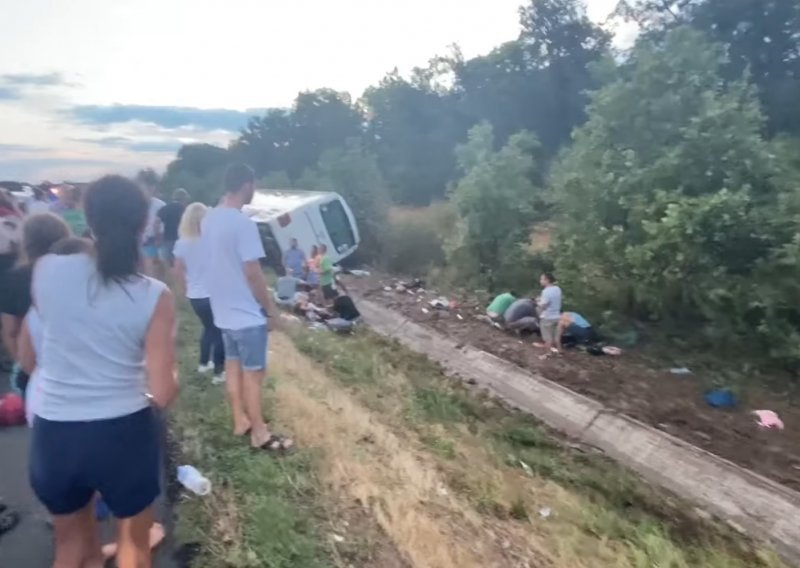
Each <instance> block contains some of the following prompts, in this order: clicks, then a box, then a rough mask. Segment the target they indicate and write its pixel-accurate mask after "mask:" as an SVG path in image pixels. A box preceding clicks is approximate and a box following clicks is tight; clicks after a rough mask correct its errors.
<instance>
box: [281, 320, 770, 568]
mask: <svg viewBox="0 0 800 568" xmlns="http://www.w3.org/2000/svg"><path fill="white" fill-rule="evenodd" d="M293 340H294V342H295V344H296V345H297V346H298V348H299V349H300V350H301V352H303V353H305V354H306V355H308V356H310V357H311V358H312V359H314V360H316V361H317V362H318V363H320V364H322V365H323V366H324V368H325V369H326V370H327V372H328V374H329V375H331V376H332V377H334V378H335V379H336V380H337V381H338V382H339V383H340V384H342V385H343V386H345V387H346V388H348V389H350V392H351V393H352V394H353V396H355V397H356V398H357V399H358V400H359V401H360V402H361V403H362V404H364V405H365V406H367V407H368V408H370V409H371V410H373V411H374V412H375V414H376V416H381V417H382V418H383V419H385V420H387V421H390V422H392V421H393V422H394V424H395V425H396V426H397V427H398V428H400V429H402V430H405V431H406V432H408V433H410V434H411V435H414V436H416V437H417V438H418V440H419V441H420V443H421V444H423V445H425V446H426V447H427V449H428V450H429V452H430V453H431V454H432V455H434V456H436V457H437V458H438V460H439V465H440V468H441V469H442V470H443V471H444V472H445V473H446V474H447V476H448V482H449V486H450V489H451V490H453V491H456V492H457V493H459V494H461V495H463V496H465V497H466V498H467V499H468V500H469V501H470V502H471V503H472V504H473V506H474V508H475V510H476V511H478V512H480V513H481V514H483V515H484V516H486V517H494V518H498V519H502V520H512V521H516V522H518V523H519V524H520V525H522V526H523V528H524V529H525V530H526V531H533V532H541V531H543V532H545V533H546V535H547V538H546V539H545V541H546V542H547V544H546V546H547V547H548V548H550V550H551V551H556V549H558V550H557V551H556V552H553V554H552V558H554V559H555V560H553V559H551V562H552V563H553V565H558V566H576V565H578V562H580V565H584V563H586V565H593V566H631V567H635V568H640V567H641V568H645V567H651V566H659V567H663V568H688V567H694V566H703V567H718V568H723V567H724V568H736V567H740V568H745V567H748V568H750V567H758V566H762V567H767V566H781V563H780V562H779V561H778V560H777V558H776V557H775V556H774V555H773V554H772V553H768V552H764V551H761V550H756V549H755V548H753V547H752V546H751V545H750V543H748V542H747V541H745V540H744V539H743V538H742V537H740V536H739V535H737V534H735V533H734V532H733V531H731V530H729V529H727V528H726V527H723V526H721V525H719V524H711V523H709V522H707V521H704V520H702V519H701V518H700V517H699V516H698V515H697V514H696V513H694V512H693V511H692V508H691V507H690V506H688V505H687V504H685V503H683V502H681V501H679V500H678V499H675V498H673V497H670V496H666V495H664V494H663V493H660V492H656V491H655V490H653V489H652V488H650V487H649V486H647V485H646V484H644V483H643V482H641V481H640V480H639V479H638V478H637V477H635V476H634V475H632V474H630V473H629V472H627V471H626V470H624V469H622V468H620V467H618V466H616V465H615V464H613V463H611V462H610V461H609V460H607V459H605V458H604V457H602V456H600V455H597V454H594V453H587V452H586V451H585V450H581V449H576V448H570V447H569V446H567V445H565V444H564V443H563V441H562V440H559V439H557V438H556V437H555V436H553V435H552V434H551V433H549V432H547V431H546V430H545V429H543V428H542V427H541V426H540V425H539V424H538V423H537V422H536V421H535V420H533V419H532V418H530V417H528V416H526V415H523V414H520V413H514V412H510V411H508V410H506V409H504V408H501V407H500V406H498V405H497V404H494V403H493V402H492V401H490V400H486V399H482V398H481V397H479V396H477V395H475V394H473V393H469V392H467V391H466V390H464V389H463V388H461V387H460V386H458V385H456V384H454V383H453V381H451V380H449V379H447V378H446V377H444V376H443V375H442V373H441V371H440V369H438V368H437V367H436V366H434V365H433V364H431V363H430V362H429V361H428V360H427V359H425V358H423V357H420V356H417V355H415V354H413V353H410V352H409V351H408V350H406V349H404V348H403V347H401V346H400V345H398V344H396V343H394V342H391V341H388V340H385V339H383V338H379V337H378V336H376V335H374V334H371V333H369V332H366V333H362V334H360V335H358V336H356V337H350V338H341V337H337V336H334V335H331V334H327V333H319V332H309V331H306V330H299V329H298V330H295V331H294V333H293ZM398 377H403V382H404V383H405V384H401V381H399V380H398ZM487 463H488V465H486V464H487ZM487 469H490V470H491V471H490V472H487V473H486V474H483V475H482V474H481V471H482V470H487ZM509 471H512V472H513V473H515V474H516V475H509ZM521 472H525V473H526V474H527V475H526V474H522V475H520V473H521ZM526 477H527V478H530V479H528V480H527V481H526ZM520 479H521V481H520ZM543 483H544V485H543ZM548 483H549V485H548ZM533 487H538V488H539V489H538V490H537V489H533ZM553 495H558V496H559V498H558V499H556V502H557V505H558V507H560V508H561V509H562V510H561V511H559V516H560V518H559V519H558V520H557V521H555V520H554V521H552V522H551V523H547V524H545V525H544V526H542V524H541V523H539V522H538V521H539V519H538V518H537V517H538V515H539V513H538V509H537V508H538V507H539V504H540V503H541V502H542V501H543V500H547V499H548V498H551V499H552V497H553ZM506 526H508V525H506ZM562 549H563V550H562ZM567 549H569V550H567ZM590 555H591V556H592V558H591V559H589V560H587V558H588V557H589V556H590Z"/></svg>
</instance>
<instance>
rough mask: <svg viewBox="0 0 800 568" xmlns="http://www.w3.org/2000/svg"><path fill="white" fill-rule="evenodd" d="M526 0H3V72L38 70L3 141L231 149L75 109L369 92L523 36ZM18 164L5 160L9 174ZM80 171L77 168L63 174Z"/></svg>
mask: <svg viewBox="0 0 800 568" xmlns="http://www.w3.org/2000/svg"><path fill="white" fill-rule="evenodd" d="M521 3H522V0H405V1H403V2H399V1H397V0H338V1H337V2H331V1H329V0H227V1H226V2H219V1H218V0H136V1H133V0H117V1H113V2H111V1H109V0H71V1H70V2H54V1H52V0H27V1H26V2H18V1H17V0H0V13H3V14H13V18H6V19H5V20H4V22H3V24H5V25H0V75H7V74H19V75H25V77H28V78H30V77H31V76H36V77H34V78H33V80H32V81H31V80H29V82H28V83H26V84H24V85H23V86H22V87H20V88H23V89H25V92H26V93H27V96H26V97H25V98H24V99H20V100H16V101H15V100H8V99H6V97H7V96H9V95H13V92H6V93H0V95H2V94H5V95H6V97H2V96H0V144H28V145H31V146H38V147H49V148H53V156H60V155H61V154H63V153H68V154H71V155H75V156H82V155H93V156H95V157H96V158H102V159H108V160H109V161H110V162H113V163H123V162H124V163H126V164H127V163H133V162H135V161H136V160H138V161H139V163H140V164H141V165H153V166H157V165H160V164H163V163H166V161H167V160H168V158H169V156H170V154H169V153H164V152H160V153H147V154H137V153H135V152H132V151H130V149H129V150H127V151H125V150H124V149H122V148H114V147H101V146H98V145H97V144H92V143H89V142H86V140H88V139H100V138H104V137H131V138H136V139H137V140H141V141H142V142H149V143H158V142H164V141H168V140H169V138H170V137H173V138H178V139H180V140H181V141H207V142H213V143H218V144H225V143H226V142H227V140H228V139H229V138H230V137H231V134H230V133H226V132H223V131H214V132H204V131H201V130H199V129H197V128H194V129H193V128H191V127H182V128H180V129H177V130H175V129H165V128H160V127H157V126H154V125H152V124H145V123H135V122H134V123H126V124H121V125H119V124H117V125H109V126H106V127H101V126H97V125H89V124H78V123H76V122H75V121H74V120H70V119H69V118H68V117H66V116H65V115H64V114H63V112H62V111H63V109H65V108H67V107H70V106H73V105H112V104H124V105H151V106H174V107H198V108H216V109H234V110H245V109H248V108H265V107H272V106H286V105H289V104H290V103H291V101H292V100H293V99H294V97H295V96H296V94H297V93H298V92H299V91H301V90H306V89H314V88H319V87H323V86H324V87H332V88H335V89H337V90H344V91H348V92H350V93H352V94H353V95H354V96H359V95H360V94H361V93H362V92H363V90H364V89H365V88H366V87H367V86H369V85H371V84H374V83H376V82H377V81H378V80H379V79H380V78H381V77H382V76H383V75H384V74H385V73H386V72H388V71H390V70H391V69H392V68H394V67H398V68H399V69H400V70H401V71H403V72H406V71H409V70H410V69H411V68H412V67H414V66H417V65H424V64H425V63H426V61H427V60H428V59H429V58H430V57H432V56H434V55H436V54H442V53H444V52H446V50H447V49H448V46H449V45H451V44H454V43H456V44H458V45H459V46H460V47H461V49H462V51H463V53H464V54H465V56H467V57H470V56H474V55H476V54H480V53H485V52H488V51H489V50H491V49H492V48H493V47H495V46H496V45H499V44H500V43H502V42H503V41H506V40H508V39H511V38H513V37H515V36H516V35H517V33H518V30H519V27H518V7H519V5H520V4H521ZM615 4H616V0H589V10H590V15H591V16H592V18H594V19H595V20H597V21H602V20H604V19H605V18H606V16H607V15H608V13H609V12H611V10H613V8H614V5H615ZM25 77H22V79H23V80H24V79H25ZM59 80H61V81H62V83H61V84H59ZM0 86H2V85H0ZM15 88H16V87H15ZM4 99H5V100H4ZM123 153H124V155H123ZM54 167H57V165H56V166H54ZM65 168H66V166H65ZM90 170H91V171H92V172H94V170H93V169H91V168H90ZM86 171H89V170H82V173H85V172H86ZM7 172H9V168H8V166H5V169H4V165H3V162H0V178H2V177H4V176H6V175H9V174H8V173H7ZM46 173H47V174H48V176H49V177H59V176H54V175H52V174H54V173H56V172H51V171H50V170H48V171H47V172H46ZM42 175H44V172H43V174H42ZM76 175H78V173H77V171H76V170H72V169H65V170H64V177H75V176H76Z"/></svg>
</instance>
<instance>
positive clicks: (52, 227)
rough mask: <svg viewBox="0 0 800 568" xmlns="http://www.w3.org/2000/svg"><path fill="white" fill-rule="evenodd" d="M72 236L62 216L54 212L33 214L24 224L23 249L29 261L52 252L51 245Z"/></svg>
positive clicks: (32, 261) (31, 261)
mask: <svg viewBox="0 0 800 568" xmlns="http://www.w3.org/2000/svg"><path fill="white" fill-rule="evenodd" d="M68 236H70V230H69V226H68V225H67V224H66V223H65V222H64V220H63V219H62V218H61V217H58V216H56V215H53V214H52V213H42V214H40V215H32V216H31V217H28V218H27V219H26V220H25V224H24V225H23V226H22V250H23V251H25V256H26V260H27V262H29V263H34V262H36V261H37V260H38V259H39V258H41V257H43V256H44V255H46V254H47V253H48V252H50V247H52V246H53V245H54V244H55V243H57V242H58V241H60V240H61V239H63V238H66V237H68Z"/></svg>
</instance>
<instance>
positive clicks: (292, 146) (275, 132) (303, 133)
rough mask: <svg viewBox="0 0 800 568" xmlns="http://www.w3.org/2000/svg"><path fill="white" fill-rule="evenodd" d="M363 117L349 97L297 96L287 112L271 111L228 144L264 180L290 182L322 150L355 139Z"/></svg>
mask: <svg viewBox="0 0 800 568" xmlns="http://www.w3.org/2000/svg"><path fill="white" fill-rule="evenodd" d="M363 122H364V119H363V117H362V115H361V112H360V110H359V109H358V108H357V107H356V106H355V105H354V104H353V103H352V101H351V100H350V95H348V94H347V93H339V92H337V91H334V90H332V89H318V90H316V91H308V92H303V93H300V94H299V95H297V98H296V99H295V101H294V106H293V107H292V108H291V109H270V110H268V111H267V112H266V113H265V114H264V116H262V117H255V118H253V119H251V120H250V122H249V123H248V125H247V127H246V128H245V129H244V131H243V132H242V134H241V135H240V136H239V138H238V139H237V140H236V141H235V142H234V143H233V145H232V152H233V154H234V155H235V156H236V157H237V159H239V160H242V161H244V162H247V163H248V164H250V165H251V166H253V168H254V169H255V170H256V174H257V175H259V176H263V175H265V174H267V173H269V172H274V171H284V172H286V173H287V174H288V175H289V178H290V179H292V180H295V179H297V178H298V177H300V175H301V174H302V173H303V171H304V170H305V169H306V168H310V167H312V166H314V164H316V163H317V161H318V160H319V158H320V156H321V155H322V153H323V152H325V150H328V149H330V148H336V147H339V146H342V145H343V144H344V143H345V142H346V141H347V140H348V139H350V138H353V137H359V136H361V133H362V125H363Z"/></svg>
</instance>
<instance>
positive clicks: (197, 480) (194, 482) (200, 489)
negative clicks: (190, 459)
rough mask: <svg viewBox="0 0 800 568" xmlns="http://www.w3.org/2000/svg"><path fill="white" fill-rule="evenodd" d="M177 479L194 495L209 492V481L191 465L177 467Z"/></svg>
mask: <svg viewBox="0 0 800 568" xmlns="http://www.w3.org/2000/svg"><path fill="white" fill-rule="evenodd" d="M178 481H179V482H180V484H181V485H183V486H184V487H185V488H186V489H188V490H189V491H191V492H192V493H195V494H196V495H208V494H209V493H211V482H210V481H209V480H208V479H206V478H205V477H203V474H202V473H200V472H199V471H197V469H196V468H195V467H193V466H191V465H182V466H179V467H178Z"/></svg>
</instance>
